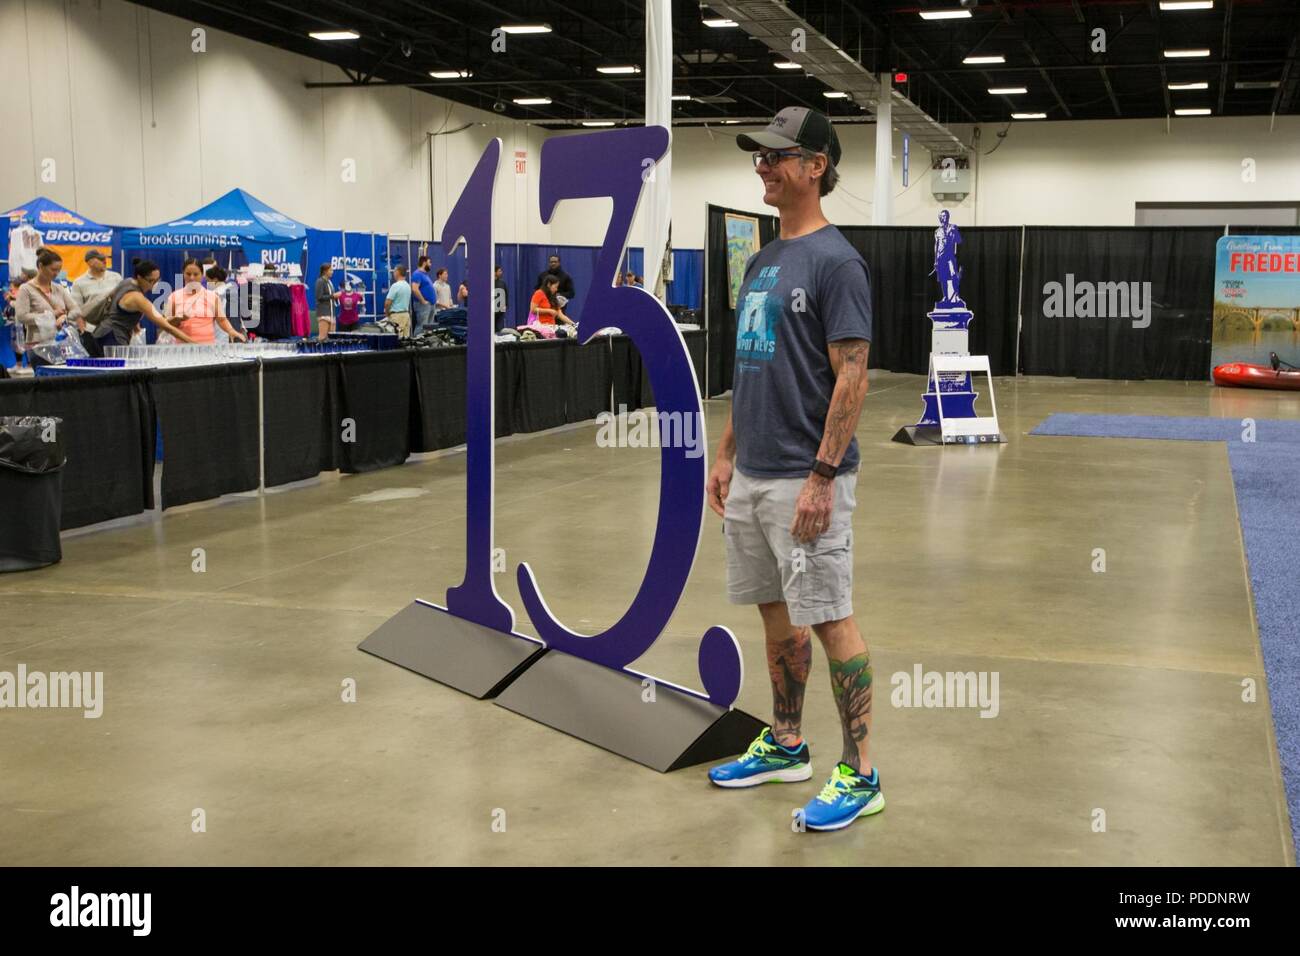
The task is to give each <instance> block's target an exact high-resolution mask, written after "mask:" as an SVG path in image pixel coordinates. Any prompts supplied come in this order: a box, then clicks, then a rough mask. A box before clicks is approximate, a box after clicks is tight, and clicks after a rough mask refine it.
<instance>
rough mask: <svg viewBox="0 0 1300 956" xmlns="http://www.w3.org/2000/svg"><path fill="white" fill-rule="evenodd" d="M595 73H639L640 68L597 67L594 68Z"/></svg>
mask: <svg viewBox="0 0 1300 956" xmlns="http://www.w3.org/2000/svg"><path fill="white" fill-rule="evenodd" d="M596 72H597V73H611V74H628V73H640V72H641V67H639V66H598V67H596Z"/></svg>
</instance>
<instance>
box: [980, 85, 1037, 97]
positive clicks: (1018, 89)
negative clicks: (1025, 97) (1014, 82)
mask: <svg viewBox="0 0 1300 956" xmlns="http://www.w3.org/2000/svg"><path fill="white" fill-rule="evenodd" d="M989 92H990V93H992V94H993V95H994V96H1017V95H1019V94H1020V93H1028V92H1029V90H1027V89H1025V87H1023V86H990V87H989Z"/></svg>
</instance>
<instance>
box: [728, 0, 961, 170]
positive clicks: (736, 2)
mask: <svg viewBox="0 0 1300 956" xmlns="http://www.w3.org/2000/svg"><path fill="white" fill-rule="evenodd" d="M709 9H710V10H712V11H713V12H714V13H715V14H716V15H718V16H723V17H727V18H728V19H731V20H735V21H736V23H737V24H738V25H739V26H740V28H741V29H742V30H744V31H745V32H746V33H748V34H749V35H750V36H752V37H753V38H754V39H756V40H759V41H761V42H762V43H764V44H766V45H767V47H768V48H769V49H770V50H772V51H773V52H775V53H779V54H780V55H781V58H782V59H785V60H790V61H791V62H794V63H798V64H800V65H801V66H802V67H803V68H804V70H805V71H806V72H807V73H809V74H810V75H811V76H814V77H816V78H817V79H819V80H821V81H822V82H823V83H825V84H826V86H827V87H829V88H830V89H832V90H839V91H840V92H842V93H847V94H849V96H850V97H852V98H853V100H854V102H856V103H857V104H858V105H859V106H861V107H863V108H864V109H866V110H868V111H870V112H872V113H874V112H875V109H876V100H877V99H878V98H879V97H880V82H879V81H878V80H877V79H876V77H875V76H874V75H873V74H872V73H871V71H870V70H868V69H867V68H866V67H864V66H863V65H862V64H861V63H859V62H858V61H857V60H856V59H854V58H853V56H852V55H850V54H849V52H848V51H847V50H844V49H841V48H840V47H838V46H836V45H835V44H834V43H832V42H831V41H830V40H829V39H828V38H827V37H826V36H825V34H823V33H820V32H819V31H818V30H817V29H816V28H814V27H813V25H812V24H811V23H809V22H808V21H807V20H805V19H803V17H800V16H799V15H797V14H796V13H794V11H792V10H791V9H790V8H789V7H787V6H786V5H785V4H784V3H782V2H780V0H709ZM795 30H803V31H804V35H805V36H806V37H807V45H806V46H805V48H804V52H802V53H793V52H791V50H790V47H791V38H792V37H793V36H794V31H795ZM890 93H891V96H892V99H893V102H892V104H891V108H890V113H891V114H892V119H893V124H894V126H896V127H897V128H898V130H899V131H900V132H903V133H907V134H909V135H910V136H911V137H912V142H914V143H917V144H918V145H921V146H924V147H925V148H926V149H928V150H929V151H930V152H931V153H942V154H943V155H945V156H960V155H964V154H965V153H967V152H968V150H967V147H966V145H965V144H964V143H963V142H962V141H961V140H960V139H958V138H957V135H956V134H955V133H954V132H953V131H952V130H950V129H949V128H948V127H947V126H944V125H943V124H942V123H940V122H939V121H938V120H936V119H935V118H934V117H932V116H931V115H930V114H928V113H927V112H925V110H923V109H921V108H920V107H919V106H917V105H916V104H915V103H913V102H912V101H911V100H909V99H908V98H907V97H906V96H904V95H903V94H902V93H900V92H898V90H891V91H890Z"/></svg>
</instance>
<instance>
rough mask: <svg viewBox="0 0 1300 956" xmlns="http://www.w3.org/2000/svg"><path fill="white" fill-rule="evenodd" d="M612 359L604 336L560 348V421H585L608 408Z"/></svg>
mask: <svg viewBox="0 0 1300 956" xmlns="http://www.w3.org/2000/svg"><path fill="white" fill-rule="evenodd" d="M613 374H614V373H613V361H612V358H611V349H610V344H609V341H608V339H607V338H603V337H602V338H598V339H594V340H592V341H591V342H588V343H587V344H586V345H574V346H573V347H572V348H568V349H565V350H564V420H565V422H568V423H570V424H572V423H574V422H585V421H589V420H590V419H593V418H595V417H596V416H597V415H599V414H600V413H601V412H607V411H609V390H610V387H611V386H612V385H613V381H614V379H613Z"/></svg>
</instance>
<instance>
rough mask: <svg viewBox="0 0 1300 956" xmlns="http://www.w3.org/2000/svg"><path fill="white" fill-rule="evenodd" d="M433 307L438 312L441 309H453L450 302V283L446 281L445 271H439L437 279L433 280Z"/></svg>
mask: <svg viewBox="0 0 1300 956" xmlns="http://www.w3.org/2000/svg"><path fill="white" fill-rule="evenodd" d="M433 307H434V308H435V309H436V310H438V311H439V312H441V311H442V310H443V309H452V308H455V306H454V305H453V303H452V301H451V283H450V282H448V281H447V270H446V269H439V270H438V278H437V279H435V280H434V283H433Z"/></svg>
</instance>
